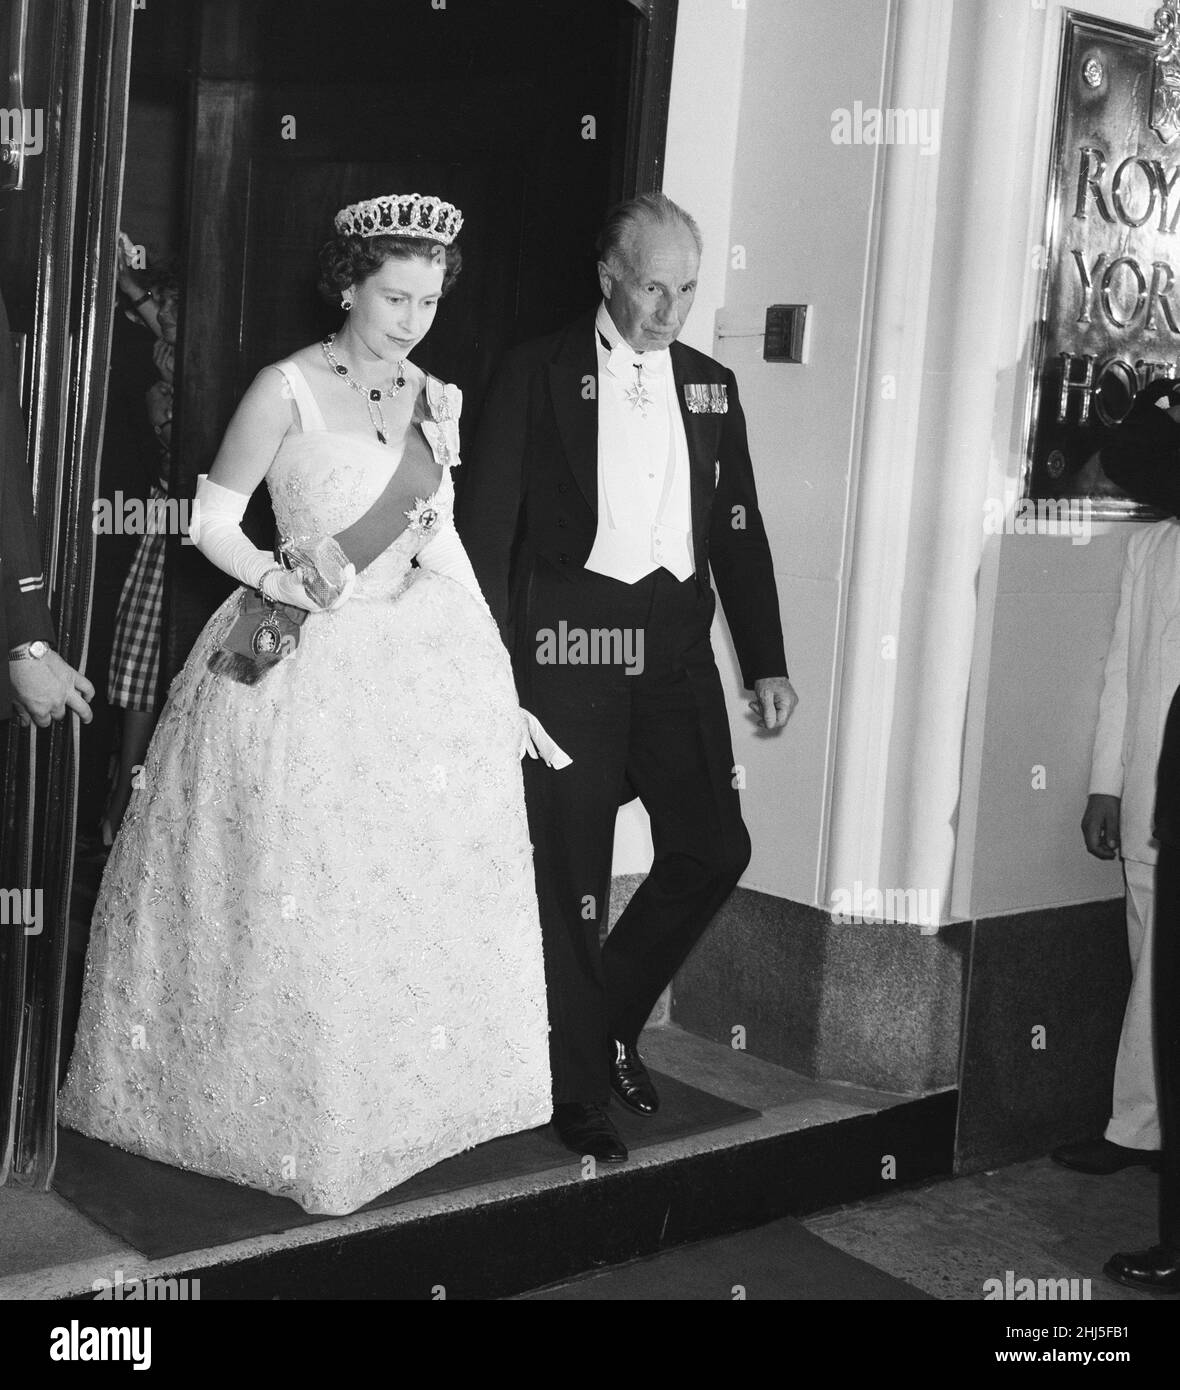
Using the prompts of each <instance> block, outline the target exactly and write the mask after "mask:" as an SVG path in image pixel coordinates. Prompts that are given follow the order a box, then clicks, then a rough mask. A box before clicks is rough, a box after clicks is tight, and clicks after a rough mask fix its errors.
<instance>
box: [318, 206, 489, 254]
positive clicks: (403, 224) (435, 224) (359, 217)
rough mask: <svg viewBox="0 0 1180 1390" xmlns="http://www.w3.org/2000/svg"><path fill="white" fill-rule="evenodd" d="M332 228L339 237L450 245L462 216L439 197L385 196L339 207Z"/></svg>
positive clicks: (461, 223)
mask: <svg viewBox="0 0 1180 1390" xmlns="http://www.w3.org/2000/svg"><path fill="white" fill-rule="evenodd" d="M335 226H336V230H337V231H338V232H339V233H340V234H341V235H342V236H410V237H427V238H429V239H430V240H431V241H437V242H440V243H441V244H442V245H443V246H450V244H451V242H453V241H454V240H455V238H456V237H457V236H458V235H459V230H460V228H461V227H462V226H463V214H462V213H461V212H460V211H459V209H458V208H457V207H455V206H454V204H453V203H444V202H443V200H442V199H441V198H431V197H426V196H424V195H423V194H421V193H387V194H386V195H385V196H384V197H381V198H367V199H366V200H365V201H364V202H363V203H350V204H349V205H348V207H346V208H341V209H340V211H339V212H338V213H337V214H336V217H335Z"/></svg>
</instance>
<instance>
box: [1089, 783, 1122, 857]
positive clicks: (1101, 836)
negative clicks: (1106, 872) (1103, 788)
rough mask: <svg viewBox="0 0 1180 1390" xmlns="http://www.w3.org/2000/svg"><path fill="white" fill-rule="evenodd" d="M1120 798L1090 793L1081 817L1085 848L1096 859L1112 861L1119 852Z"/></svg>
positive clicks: (1100, 793)
mask: <svg viewBox="0 0 1180 1390" xmlns="http://www.w3.org/2000/svg"><path fill="white" fill-rule="evenodd" d="M1121 805H1122V802H1121V798H1119V797H1117V796H1109V795H1107V794H1106V793H1105V792H1092V793H1091V795H1090V798H1089V800H1088V801H1087V802H1086V814H1085V815H1084V816H1083V817H1082V834H1083V836H1085V840H1086V848H1087V849H1088V850H1089V851H1090V853H1091V854H1092V855H1093V856H1094V857H1095V858H1096V859H1113V858H1114V857H1115V855H1116V854H1118V852H1119V810H1120V808H1121Z"/></svg>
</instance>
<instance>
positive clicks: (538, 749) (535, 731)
mask: <svg viewBox="0 0 1180 1390" xmlns="http://www.w3.org/2000/svg"><path fill="white" fill-rule="evenodd" d="M520 712H521V714H522V715H523V716H524V719H523V721H522V727H521V737H520V756H521V757H522V758H523V757H524V755H525V754H526V753H527V754H528V755H529V757H530V758H540V759H541V761H542V762H543V763H548V765H549V766H550V767H569V765H570V764H571V763H572V762H573V758H571V757H570V755H569V754H568V753H567V752H566V751H565V750H564V749H563V748H559V747H558V745H557V744H556V743H555V742H554V741H553V739H551V738H550V737H549V735H548V734H547V733H546V732H545V726H544V724H542V723H541V721H540V720H539V719H538V718H537V716H536V715H535V714H530V713H529V712H528V710H527V709H522V710H521V711H520Z"/></svg>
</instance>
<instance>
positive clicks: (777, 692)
mask: <svg viewBox="0 0 1180 1390" xmlns="http://www.w3.org/2000/svg"><path fill="white" fill-rule="evenodd" d="M754 695H755V697H756V698H755V699H753V700H751V701H750V708H751V709H752V710H753V711H754V713H755V714H756V715H757V716H758V722H759V723H760V724H761V725H762V727H763V728H764V729H781V728H782V727H783V726H784V725H785V724H786V722H787V720H788V719H790V717H791V715H792V714H794V713H795V706H796V705H797V704H798V703H799V697H798V695H796V694H795V687H794V686H793V685H792V684H791V682H790V681H789V680H788V679H787V678H786V676H765V677H763V679H762V680H757V681H755V682H754Z"/></svg>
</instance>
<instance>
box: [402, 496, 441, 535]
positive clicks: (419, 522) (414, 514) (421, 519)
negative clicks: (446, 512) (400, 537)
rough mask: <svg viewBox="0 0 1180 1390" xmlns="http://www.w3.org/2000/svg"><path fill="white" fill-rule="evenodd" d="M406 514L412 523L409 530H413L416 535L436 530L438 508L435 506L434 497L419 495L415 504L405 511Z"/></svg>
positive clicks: (427, 533)
mask: <svg viewBox="0 0 1180 1390" xmlns="http://www.w3.org/2000/svg"><path fill="white" fill-rule="evenodd" d="M405 516H406V518H407V520H408V521H409V523H410V524H409V527H408V528H407V529H408V530H410V531H413V532H414V533H415V534H416V535H419V536H426V535H429V534H430V532H431V531H433V530H434V528H435V526H436V525H437V523H438V508H437V507H436V506H434V503H433V499H432V498H429V497H426V498H422V497H418V498H416V499H415V505H414V506H413V507H411V508H410V510H409V511H408V512H406V513H405Z"/></svg>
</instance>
